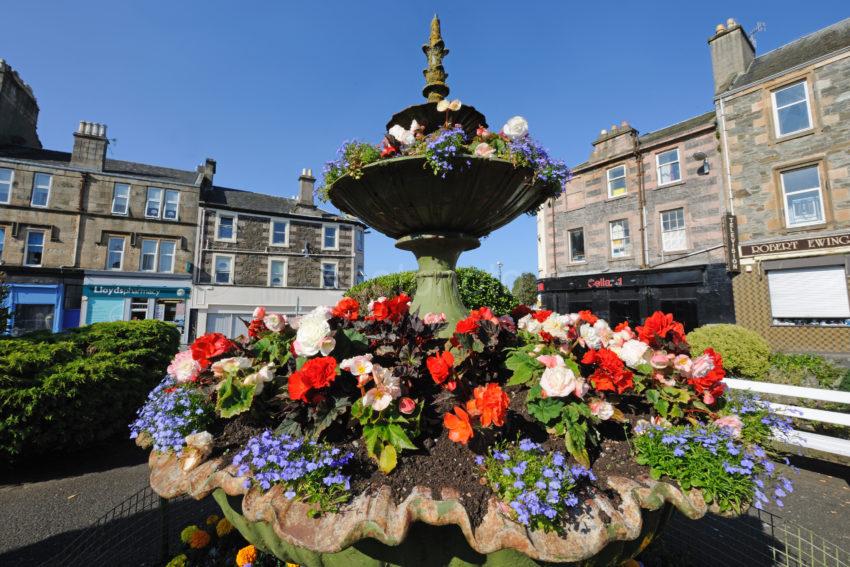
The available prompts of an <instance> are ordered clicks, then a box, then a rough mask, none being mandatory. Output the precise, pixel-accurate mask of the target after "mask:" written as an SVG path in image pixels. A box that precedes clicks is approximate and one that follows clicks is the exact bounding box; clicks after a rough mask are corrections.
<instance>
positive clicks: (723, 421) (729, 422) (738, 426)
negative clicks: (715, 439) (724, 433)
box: [714, 414, 744, 438]
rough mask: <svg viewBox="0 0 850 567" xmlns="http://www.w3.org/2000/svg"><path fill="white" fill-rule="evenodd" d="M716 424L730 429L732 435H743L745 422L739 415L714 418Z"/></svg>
mask: <svg viewBox="0 0 850 567" xmlns="http://www.w3.org/2000/svg"><path fill="white" fill-rule="evenodd" d="M714 425H716V426H717V427H721V428H723V429H728V430H729V431H730V432H731V433H732V436H733V437H735V438H738V437H740V436H741V430H742V429H743V427H744V422H743V421H741V418H740V417H738V416H737V415H734V414H732V415H724V416H723V417H720V418H718V419H715V420H714Z"/></svg>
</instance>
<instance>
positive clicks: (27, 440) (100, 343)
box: [0, 320, 180, 462]
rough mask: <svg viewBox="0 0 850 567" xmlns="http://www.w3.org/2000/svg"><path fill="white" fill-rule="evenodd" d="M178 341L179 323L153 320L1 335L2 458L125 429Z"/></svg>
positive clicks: (83, 444)
mask: <svg viewBox="0 0 850 567" xmlns="http://www.w3.org/2000/svg"><path fill="white" fill-rule="evenodd" d="M179 343H180V333H179V331H178V330H177V328H176V327H175V326H174V325H172V324H170V323H164V322H162V321H155V320H148V321H119V322H114V323H95V324H93V325H89V326H87V327H82V328H79V329H72V330H69V331H67V332H64V333H57V334H52V333H47V332H38V333H32V334H30V335H25V336H22V337H16V338H6V339H0V462H2V461H6V462H11V461H15V460H21V459H24V458H30V457H35V456H38V455H43V454H46V453H56V452H71V451H76V450H79V449H83V448H87V447H89V446H91V445H93V444H95V443H98V442H100V441H104V440H107V439H110V438H112V437H113V436H115V435H116V434H118V433H121V434H126V431H127V424H128V423H129V422H130V421H131V420H132V418H133V415H134V413H135V411H136V409H137V408H138V407H139V406H140V405H141V404H142V403H143V402H144V400H145V396H147V394H148V392H149V391H150V390H151V389H152V388H153V387H154V386H155V385H156V384H157V383H159V381H160V380H161V379H162V376H163V375H164V374H165V369H166V367H167V366H168V363H169V362H170V360H171V358H172V357H173V356H174V354H175V353H176V352H177V348H178V346H179Z"/></svg>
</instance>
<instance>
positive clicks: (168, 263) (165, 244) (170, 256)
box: [157, 240, 177, 273]
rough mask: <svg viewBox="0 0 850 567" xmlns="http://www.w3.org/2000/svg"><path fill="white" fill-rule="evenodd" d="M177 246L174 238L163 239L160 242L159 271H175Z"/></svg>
mask: <svg viewBox="0 0 850 567" xmlns="http://www.w3.org/2000/svg"><path fill="white" fill-rule="evenodd" d="M176 248H177V243H176V242H175V241H173V240H162V241H161V242H160V243H159V262H158V264H157V265H158V268H157V271H158V272H166V273H172V272H174V250H175V249H176Z"/></svg>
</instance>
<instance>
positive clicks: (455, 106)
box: [449, 98, 461, 112]
mask: <svg viewBox="0 0 850 567" xmlns="http://www.w3.org/2000/svg"><path fill="white" fill-rule="evenodd" d="M460 107H461V104H460V99H459V98H456V99H454V100H453V101H451V102H450V103H449V110H451V111H452V112H457V111H458V110H460Z"/></svg>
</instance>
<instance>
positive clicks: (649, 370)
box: [635, 362, 652, 376]
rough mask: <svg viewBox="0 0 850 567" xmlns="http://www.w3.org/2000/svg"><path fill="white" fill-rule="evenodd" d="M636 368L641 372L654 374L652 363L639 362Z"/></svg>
mask: <svg viewBox="0 0 850 567" xmlns="http://www.w3.org/2000/svg"><path fill="white" fill-rule="evenodd" d="M635 370H637V371H638V372H640V373H641V374H646V375H647V376H649V375H650V374H652V365H651V364H649V363H646V362H644V363H643V364H638V366H637V368H635Z"/></svg>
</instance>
